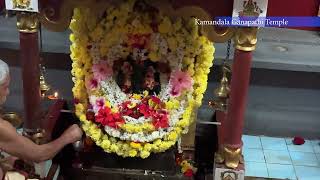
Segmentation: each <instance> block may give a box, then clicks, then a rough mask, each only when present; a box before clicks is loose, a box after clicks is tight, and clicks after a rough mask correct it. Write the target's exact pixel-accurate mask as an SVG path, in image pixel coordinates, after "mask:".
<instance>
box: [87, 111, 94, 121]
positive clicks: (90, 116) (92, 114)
mask: <svg viewBox="0 0 320 180" xmlns="http://www.w3.org/2000/svg"><path fill="white" fill-rule="evenodd" d="M86 118H87V120H89V121H93V120H94V112H93V111H88V112H87V113H86Z"/></svg>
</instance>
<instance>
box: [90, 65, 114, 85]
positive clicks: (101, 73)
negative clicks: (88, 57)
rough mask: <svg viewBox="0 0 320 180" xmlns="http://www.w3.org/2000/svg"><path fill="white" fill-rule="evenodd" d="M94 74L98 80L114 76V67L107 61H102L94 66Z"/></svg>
mask: <svg viewBox="0 0 320 180" xmlns="http://www.w3.org/2000/svg"><path fill="white" fill-rule="evenodd" d="M92 72H93V76H94V78H95V79H96V80H97V81H103V80H106V79H107V78H109V77H111V76H112V73H113V72H112V67H110V66H109V65H108V63H107V62H106V61H100V62H99V63H97V64H94V65H93V66H92Z"/></svg>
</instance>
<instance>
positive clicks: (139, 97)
mask: <svg viewBox="0 0 320 180" xmlns="http://www.w3.org/2000/svg"><path fill="white" fill-rule="evenodd" d="M132 97H133V99H136V100H141V99H142V97H141V95H140V94H133V95H132Z"/></svg>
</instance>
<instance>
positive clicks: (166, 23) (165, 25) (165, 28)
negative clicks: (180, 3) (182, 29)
mask: <svg viewBox="0 0 320 180" xmlns="http://www.w3.org/2000/svg"><path fill="white" fill-rule="evenodd" d="M158 30H159V32H160V33H163V34H164V33H168V32H170V31H171V30H172V24H171V21H170V19H169V18H168V17H165V18H163V20H162V22H161V23H160V25H159V26H158Z"/></svg>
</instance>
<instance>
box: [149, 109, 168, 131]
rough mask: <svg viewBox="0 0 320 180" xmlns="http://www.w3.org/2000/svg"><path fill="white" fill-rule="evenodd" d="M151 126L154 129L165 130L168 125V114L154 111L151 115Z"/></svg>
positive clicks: (162, 111)
mask: <svg viewBox="0 0 320 180" xmlns="http://www.w3.org/2000/svg"><path fill="white" fill-rule="evenodd" d="M152 120H153V121H152V124H153V126H154V127H155V128H156V129H159V128H167V127H168V126H169V123H168V113H167V112H166V111H164V110H159V111H156V112H154V113H153V114H152Z"/></svg>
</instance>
